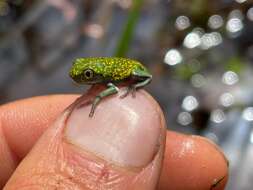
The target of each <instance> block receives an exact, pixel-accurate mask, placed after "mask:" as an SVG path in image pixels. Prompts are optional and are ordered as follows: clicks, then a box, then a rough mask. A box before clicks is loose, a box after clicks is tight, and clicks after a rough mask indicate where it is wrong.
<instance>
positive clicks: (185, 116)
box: [177, 112, 192, 126]
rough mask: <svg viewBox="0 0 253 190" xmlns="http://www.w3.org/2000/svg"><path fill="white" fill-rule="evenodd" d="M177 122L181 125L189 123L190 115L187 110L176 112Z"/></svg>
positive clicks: (190, 121)
mask: <svg viewBox="0 0 253 190" xmlns="http://www.w3.org/2000/svg"><path fill="white" fill-rule="evenodd" d="M177 122H178V123H179V124H181V125H184V126H185V125H189V124H191V123H192V116H191V114H190V113H189V112H181V113H179V114H178V117H177Z"/></svg>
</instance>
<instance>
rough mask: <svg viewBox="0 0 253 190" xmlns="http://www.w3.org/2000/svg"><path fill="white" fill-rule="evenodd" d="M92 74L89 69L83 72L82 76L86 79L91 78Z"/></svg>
mask: <svg viewBox="0 0 253 190" xmlns="http://www.w3.org/2000/svg"><path fill="white" fill-rule="evenodd" d="M93 75H94V72H93V71H92V70H91V69H87V70H85V71H84V76H85V78H86V79H91V78H93Z"/></svg>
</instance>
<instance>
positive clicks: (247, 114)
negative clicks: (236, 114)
mask: <svg viewBox="0 0 253 190" xmlns="http://www.w3.org/2000/svg"><path fill="white" fill-rule="evenodd" d="M242 117H243V118H244V119H245V120H247V121H253V107H248V108H245V109H244V110H243V112H242Z"/></svg>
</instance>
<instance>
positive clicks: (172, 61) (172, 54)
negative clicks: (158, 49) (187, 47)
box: [164, 49, 183, 65]
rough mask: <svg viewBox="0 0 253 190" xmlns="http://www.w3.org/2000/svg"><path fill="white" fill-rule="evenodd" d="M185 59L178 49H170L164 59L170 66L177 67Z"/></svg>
mask: <svg viewBox="0 0 253 190" xmlns="http://www.w3.org/2000/svg"><path fill="white" fill-rule="evenodd" d="M182 60H183V57H182V55H181V53H180V52H179V51H178V50H176V49H170V50H169V51H168V52H167V53H166V54H165V57H164V62H165V63H166V64H168V65H177V64H179V63H181V62H182Z"/></svg>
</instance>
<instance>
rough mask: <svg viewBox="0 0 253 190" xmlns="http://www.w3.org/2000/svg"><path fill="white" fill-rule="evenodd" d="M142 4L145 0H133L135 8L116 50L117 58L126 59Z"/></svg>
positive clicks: (130, 14)
mask: <svg viewBox="0 0 253 190" xmlns="http://www.w3.org/2000/svg"><path fill="white" fill-rule="evenodd" d="M142 4H143V0H133V7H132V9H131V11H130V12H129V16H128V19H127V22H126V25H125V28H124V29H123V32H122V35H121V37H120V39H119V42H118V45H117V48H116V52H115V56H117V57H124V56H125V55H126V52H127V50H128V48H129V44H130V41H131V39H132V36H133V32H134V29H135V27H136V24H137V21H138V18H139V15H140V9H141V7H142Z"/></svg>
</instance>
